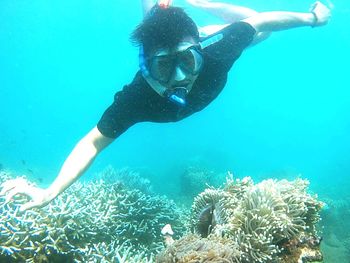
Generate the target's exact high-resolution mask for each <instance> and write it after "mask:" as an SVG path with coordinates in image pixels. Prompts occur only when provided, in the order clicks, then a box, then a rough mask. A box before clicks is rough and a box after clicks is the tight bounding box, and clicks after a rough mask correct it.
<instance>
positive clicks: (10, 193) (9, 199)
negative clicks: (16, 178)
mask: <svg viewBox="0 0 350 263" xmlns="http://www.w3.org/2000/svg"><path fill="white" fill-rule="evenodd" d="M16 194H19V191H18V190H17V189H16V188H14V189H12V190H10V191H9V192H8V194H7V195H6V198H5V204H7V203H8V202H10V201H11V200H12V198H13V197H14V196H15V195H16Z"/></svg>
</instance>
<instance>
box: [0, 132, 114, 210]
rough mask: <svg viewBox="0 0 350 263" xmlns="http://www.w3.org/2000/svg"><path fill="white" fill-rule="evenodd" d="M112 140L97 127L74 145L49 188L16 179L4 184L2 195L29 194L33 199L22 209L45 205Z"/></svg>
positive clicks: (8, 197)
mask: <svg viewBox="0 0 350 263" xmlns="http://www.w3.org/2000/svg"><path fill="white" fill-rule="evenodd" d="M112 141H113V139H111V138H108V137H105V136H103V135H102V134H101V133H100V131H99V130H98V129H97V127H95V128H93V129H92V130H91V131H90V132H89V133H88V134H87V135H86V136H85V137H84V138H82V139H81V140H80V141H79V142H78V144H77V145H76V146H75V147H74V149H73V151H72V152H71V153H70V155H69V156H68V157H67V159H66V161H65V162H64V164H63V166H62V168H61V171H60V172H59V174H58V176H57V177H56V179H55V180H54V182H53V183H52V184H51V185H50V187H49V188H47V189H42V188H39V187H34V186H31V185H28V184H27V183H26V182H23V180H22V181H20V180H18V179H14V180H9V181H7V182H5V183H4V184H3V187H2V191H1V193H0V195H5V196H6V202H8V201H10V200H11V199H12V197H14V196H15V195H17V194H23V195H26V196H28V197H29V198H30V199H31V201H29V202H28V203H26V204H24V205H22V207H21V210H26V209H31V208H34V207H42V206H45V205H46V204H48V203H49V202H51V201H52V200H53V199H54V198H56V197H57V196H58V195H59V194H60V193H62V192H63V191H64V190H65V189H67V188H68V187H69V186H70V185H71V184H73V183H74V182H75V181H76V180H77V179H78V178H79V177H80V176H81V175H82V174H83V173H84V172H85V171H86V170H87V169H88V168H89V166H90V165H91V164H92V162H93V160H94V159H95V158H96V156H97V155H98V154H99V153H100V152H101V151H102V150H103V149H104V148H106V147H107V146H108V145H109V144H110V143H111V142H112Z"/></svg>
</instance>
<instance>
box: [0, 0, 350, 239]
mask: <svg viewBox="0 0 350 263" xmlns="http://www.w3.org/2000/svg"><path fill="white" fill-rule="evenodd" d="M227 2H231V3H235V4H242V5H246V6H248V7H250V8H253V9H256V10H257V11H269V10H292V11H307V10H308V7H309V5H310V4H311V3H312V1H305V0H296V1H286V0H267V1H258V0H251V1H232V0H231V1H227ZM175 4H178V5H180V6H186V9H187V10H188V13H190V14H191V15H192V17H193V18H194V19H195V21H197V22H198V24H199V25H206V24H211V23H218V22H220V21H219V20H218V19H216V18H214V17H211V16H210V15H208V14H206V13H203V12H200V11H198V10H194V9H193V8H190V7H188V6H187V5H186V3H185V1H175ZM332 4H333V5H334V9H333V13H332V19H331V21H330V23H329V25H327V26H325V27H322V28H309V27H305V28H298V29H294V30H289V31H285V32H278V33H274V34H273V35H272V36H271V37H270V38H269V39H268V40H267V41H265V42H263V43H261V44H260V45H258V46H255V47H252V48H250V49H248V50H246V51H245V53H244V54H243V55H242V57H241V58H240V59H239V60H238V61H237V62H236V64H235V65H234V67H233V69H232V70H231V73H230V77H229V80H228V83H227V85H226V88H225V89H224V91H223V92H222V93H221V94H220V96H219V97H218V98H217V99H216V100H215V101H214V102H213V103H211V104H210V105H209V106H208V107H207V108H206V109H205V110H203V111H201V112H200V113H197V114H194V115H192V116H191V117H189V118H187V119H185V120H183V121H181V122H178V123H169V124H155V123H142V124H138V125H136V126H134V127H132V128H130V129H129V130H128V132H126V133H125V134H123V135H122V136H121V137H120V138H119V139H117V140H116V141H115V142H114V143H113V144H112V145H111V146H110V147H109V148H108V149H107V150H106V151H105V152H103V153H102V154H101V156H100V157H99V158H98V159H97V160H96V161H95V163H94V165H93V167H91V169H90V170H89V171H88V172H87V174H86V175H84V177H85V178H89V177H91V176H93V174H94V173H96V172H98V171H100V170H101V169H103V168H104V167H105V166H107V165H108V164H112V165H113V166H114V167H117V168H118V167H125V166H128V167H131V168H135V169H136V168H137V169H143V170H146V171H148V173H149V176H150V177H151V178H152V180H153V182H154V184H155V187H156V190H157V191H158V192H160V193H167V194H169V195H170V196H171V195H172V194H173V195H175V194H174V193H176V191H177V188H178V180H179V178H178V177H179V174H180V173H181V171H183V169H184V168H185V167H187V166H189V165H199V166H202V167H206V168H207V169H211V170H214V171H217V172H226V171H228V170H230V171H232V172H234V174H235V175H236V176H237V177H243V176H247V175H249V176H252V177H253V179H254V180H256V181H259V180H261V179H264V178H270V177H274V178H287V179H292V178H295V176H297V175H299V174H300V176H302V177H305V178H308V179H309V180H310V182H311V189H312V191H314V192H316V193H318V195H319V196H320V197H321V198H322V197H324V198H333V199H335V200H340V199H341V200H350V196H349V193H348V192H349V187H350V183H349V175H350V155H349V150H350V136H349V134H350V114H349V113H350V80H349V66H348V61H349V60H350V52H349V50H350V34H349V31H348V25H349V16H350V5H349V2H348V1H347V0H334V1H333V2H332ZM141 19H142V13H141V8H140V3H139V1H127V0H121V1H110V0H109V1H107V0H106V1H96V0H95V1H82V0H77V1H67V0H62V1H44V0H38V1H20V0H2V1H0V101H1V106H0V116H1V126H0V163H1V164H2V166H3V167H5V168H9V169H13V170H15V171H18V173H26V174H29V175H30V176H31V177H32V178H33V179H34V180H35V179H38V178H42V179H43V183H42V184H43V186H44V185H48V184H49V183H50V182H51V181H52V180H53V179H54V178H55V176H56V175H57V173H58V171H59V169H60V166H61V164H62V163H63V161H64V160H65V158H66V157H67V155H68V154H69V152H70V151H71V149H72V148H73V147H74V145H75V143H76V142H77V141H78V140H79V139H80V138H81V137H82V136H84V135H85V134H86V132H88V131H89V130H90V129H91V128H92V127H93V126H94V125H96V123H97V121H98V120H99V118H100V116H101V114H102V113H103V112H104V110H105V109H106V108H107V107H108V106H109V105H110V104H111V102H112V100H113V95H114V93H115V92H116V91H118V90H120V89H121V88H122V87H123V85H125V84H127V83H130V82H131V80H132V78H133V76H134V73H135V72H136V71H137V69H138V60H137V56H138V50H137V48H135V47H133V46H132V45H131V44H130V42H129V35H130V32H131V31H132V30H133V29H134V28H135V26H136V25H137V24H138V23H139V21H140V20H141ZM345 230H346V231H348V232H350V230H349V229H345Z"/></svg>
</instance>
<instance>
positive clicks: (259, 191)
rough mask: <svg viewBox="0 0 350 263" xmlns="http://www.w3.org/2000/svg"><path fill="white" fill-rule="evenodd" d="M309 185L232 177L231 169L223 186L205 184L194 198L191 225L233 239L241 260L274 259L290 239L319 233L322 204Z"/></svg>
mask: <svg viewBox="0 0 350 263" xmlns="http://www.w3.org/2000/svg"><path fill="white" fill-rule="evenodd" d="M308 185H309V182H308V181H307V180H302V179H296V180H294V181H291V182H290V181H287V180H279V181H277V180H272V179H269V180H265V181H262V182H261V183H258V184H254V183H253V181H252V180H251V178H249V177H247V178H244V179H242V180H233V177H232V174H229V177H228V179H227V182H226V184H225V187H224V189H207V190H206V191H204V192H203V193H201V194H199V195H198V197H196V198H195V201H194V203H193V205H192V213H191V221H190V225H191V229H192V231H193V232H194V233H196V234H198V235H200V236H202V237H207V236H208V235H209V237H210V236H217V237H222V236H224V237H226V238H229V239H231V240H232V241H233V242H234V243H235V244H236V245H237V247H238V249H239V251H240V252H241V256H240V262H273V261H275V260H277V259H278V258H279V257H280V256H281V255H282V254H283V252H285V251H286V249H284V248H283V246H284V244H286V243H287V242H289V241H290V240H293V239H296V240H299V241H300V240H301V238H300V237H301V236H307V237H311V236H312V237H314V236H317V231H316V224H317V222H318V221H319V220H320V215H319V212H320V210H321V208H322V206H323V203H322V202H320V201H318V200H317V199H316V196H311V195H310V194H308V193H307V187H308ZM299 243H301V241H300V242H299ZM299 243H298V244H299ZM308 247H309V246H308ZM303 248H304V247H303ZM317 249H319V244H318V246H317Z"/></svg>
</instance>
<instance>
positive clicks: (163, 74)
mask: <svg viewBox="0 0 350 263" xmlns="http://www.w3.org/2000/svg"><path fill="white" fill-rule="evenodd" d="M202 64H203V58H202V55H201V51H200V47H199V45H198V43H196V42H195V41H194V40H193V39H192V38H185V39H184V40H183V41H182V42H180V43H179V44H178V45H177V46H176V47H175V48H172V49H159V50H155V51H154V52H151V56H150V57H149V59H148V69H149V72H150V75H151V77H152V78H153V79H154V80H156V81H157V82H159V83H160V84H161V85H162V86H164V87H166V88H167V89H175V88H177V87H182V88H186V89H187V87H188V86H189V85H192V84H193V82H194V81H195V80H196V78H197V77H198V74H199V72H200V69H201V67H202Z"/></svg>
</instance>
